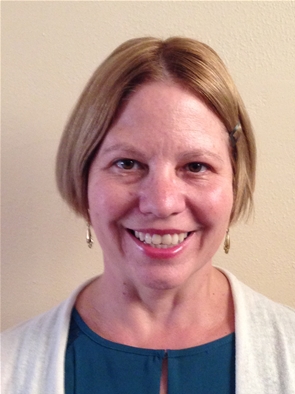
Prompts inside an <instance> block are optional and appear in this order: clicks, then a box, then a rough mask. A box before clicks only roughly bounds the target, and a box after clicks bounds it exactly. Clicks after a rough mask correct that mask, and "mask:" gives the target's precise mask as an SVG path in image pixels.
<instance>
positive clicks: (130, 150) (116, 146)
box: [101, 142, 145, 156]
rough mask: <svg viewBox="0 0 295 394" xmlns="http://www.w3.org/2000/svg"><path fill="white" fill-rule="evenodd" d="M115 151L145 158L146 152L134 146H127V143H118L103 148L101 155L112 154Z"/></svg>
mask: <svg viewBox="0 0 295 394" xmlns="http://www.w3.org/2000/svg"><path fill="white" fill-rule="evenodd" d="M114 151H121V152H123V151H124V152H126V153H132V154H137V155H138V154H139V155H141V156H145V154H144V152H142V151H141V150H140V149H138V148H135V147H134V146H133V145H131V144H126V143H124V142H123V143H116V144H113V145H110V146H109V147H107V148H103V147H102V149H101V153H102V154H107V153H110V152H114Z"/></svg>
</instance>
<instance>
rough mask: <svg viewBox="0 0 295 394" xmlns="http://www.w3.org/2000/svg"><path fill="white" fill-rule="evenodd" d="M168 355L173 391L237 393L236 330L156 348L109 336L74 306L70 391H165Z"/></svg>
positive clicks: (78, 393) (68, 360) (68, 372)
mask: <svg viewBox="0 0 295 394" xmlns="http://www.w3.org/2000/svg"><path fill="white" fill-rule="evenodd" d="M164 358H167V360H168V394H181V393H185V394H191V393H194V394H196V393H197V394H234V393H235V334H230V335H227V336H225V337H223V338H221V339H218V340H216V341H213V342H210V343H207V344H205V345H201V346H196V347H192V348H188V349H181V350H167V351H165V350H153V349H141V348H136V347H132V346H126V345H122V344H118V343H115V342H111V341H108V340H106V339H104V338H102V337H100V336H99V335H97V334H96V333H94V332H93V331H92V330H91V329H90V328H89V327H88V326H87V325H86V324H85V323H84V321H83V320H82V319H81V317H80V315H79V314H78V312H77V310H76V309H74V310H73V312H72V317H71V324H70V330H69V337H68V344H67V350H66V360H65V392H66V394H89V393H91V394H96V393H99V394H139V393H140V394H159V390H160V378H161V371H162V363H163V360H164Z"/></svg>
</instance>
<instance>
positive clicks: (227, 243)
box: [223, 228, 230, 254]
mask: <svg viewBox="0 0 295 394" xmlns="http://www.w3.org/2000/svg"><path fill="white" fill-rule="evenodd" d="M223 249H224V251H225V253H226V254H228V252H229V249H230V236H229V228H228V229H227V230H226V234H225V239H224V245H223Z"/></svg>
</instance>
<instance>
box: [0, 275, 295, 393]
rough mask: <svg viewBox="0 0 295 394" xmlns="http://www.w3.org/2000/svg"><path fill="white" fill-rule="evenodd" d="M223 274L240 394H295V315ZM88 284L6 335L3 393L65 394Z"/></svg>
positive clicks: (3, 359) (3, 344)
mask: <svg viewBox="0 0 295 394" xmlns="http://www.w3.org/2000/svg"><path fill="white" fill-rule="evenodd" d="M221 271H222V272H224V274H225V275H226V276H227V278H228V279H229V282H230V285H231V289H232V293H233V298H234V307H235V332H236V393H237V394H295V311H293V310H291V309H289V308H287V307H284V306H282V305H279V304H277V303H275V302H273V301H271V300H269V299H268V298H266V297H264V296H263V295H261V294H258V293H256V292H255V291H253V290H252V289H250V288H249V287H247V286H246V285H244V284H243V283H241V282H240V281H238V279H237V278H235V276H233V275H232V274H230V273H229V272H227V271H224V270H221ZM88 283H89V282H88ZM85 285H86V284H84V285H83V286H81V287H80V288H79V289H77V290H76V291H75V292H74V293H73V294H72V295H71V296H70V297H69V298H68V299H67V300H66V301H64V302H63V303H61V304H60V305H59V306H57V307H56V308H54V309H52V310H50V311H49V312H46V313H44V314H43V315H40V316H38V317H36V318H34V319H32V320H29V321H28V322H25V323H22V324H21V325H19V326H17V327H16V328H13V329H11V330H8V331H6V332H5V333H3V338H2V357H3V358H2V393H3V394H64V358H65V349H66V343H67V337H68V329H69V321H70V315H71V311H72V308H73V305H74V303H75V300H76V297H77V295H78V293H79V292H80V291H81V289H82V288H83V287H84V286H85Z"/></svg>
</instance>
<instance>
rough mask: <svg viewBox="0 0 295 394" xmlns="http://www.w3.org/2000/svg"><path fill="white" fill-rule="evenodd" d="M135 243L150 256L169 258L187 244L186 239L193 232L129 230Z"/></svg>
mask: <svg viewBox="0 0 295 394" xmlns="http://www.w3.org/2000/svg"><path fill="white" fill-rule="evenodd" d="M128 232H129V234H130V235H131V236H132V238H133V240H134V241H135V243H136V244H137V245H138V246H139V247H140V249H141V250H142V251H144V252H145V253H146V254H147V255H148V256H150V257H153V258H169V257H173V256H175V255H176V254H177V253H179V252H180V251H181V250H182V249H183V248H184V246H185V245H186V243H187V242H186V240H187V239H188V238H189V236H190V235H191V234H192V232H175V231H171V232H170V231H169V233H167V232H165V233H164V231H161V233H162V234H159V231H158V230H157V232H154V231H152V230H148V232H146V231H138V230H129V231H128Z"/></svg>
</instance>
